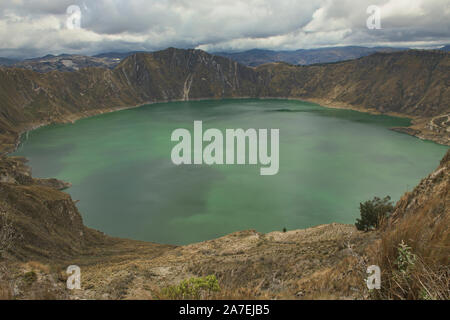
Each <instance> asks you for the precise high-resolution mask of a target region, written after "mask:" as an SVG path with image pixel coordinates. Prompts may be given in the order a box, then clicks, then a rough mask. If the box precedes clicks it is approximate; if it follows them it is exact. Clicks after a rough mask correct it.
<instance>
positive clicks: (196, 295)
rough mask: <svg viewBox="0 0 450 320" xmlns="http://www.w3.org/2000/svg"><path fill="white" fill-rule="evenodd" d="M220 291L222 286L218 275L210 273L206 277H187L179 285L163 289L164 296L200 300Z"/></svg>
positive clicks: (174, 298)
mask: <svg viewBox="0 0 450 320" xmlns="http://www.w3.org/2000/svg"><path fill="white" fill-rule="evenodd" d="M218 291H220V286H219V283H218V281H217V279H216V276H214V275H210V276H206V277H204V278H190V279H186V280H183V281H182V282H181V283H180V284H178V285H174V286H169V287H166V288H164V289H163V290H162V298H166V299H171V300H183V299H188V300H192V299H193V300H199V299H202V298H205V297H207V296H208V295H210V294H211V293H213V292H218Z"/></svg>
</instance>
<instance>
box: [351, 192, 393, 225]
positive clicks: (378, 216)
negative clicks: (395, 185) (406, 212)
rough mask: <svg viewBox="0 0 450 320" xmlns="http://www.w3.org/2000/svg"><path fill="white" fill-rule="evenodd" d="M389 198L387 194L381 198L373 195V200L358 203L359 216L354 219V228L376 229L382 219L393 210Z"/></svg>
mask: <svg viewBox="0 0 450 320" xmlns="http://www.w3.org/2000/svg"><path fill="white" fill-rule="evenodd" d="M390 200H391V197H389V196H386V197H384V198H383V199H380V198H378V197H374V198H373V200H368V201H366V202H363V203H360V204H359V211H360V213H361V218H360V219H356V223H355V226H356V228H357V229H358V230H362V231H369V230H372V229H378V227H379V226H380V224H381V223H382V221H383V220H384V219H386V218H387V217H388V216H389V214H390V213H391V212H392V211H393V210H394V206H393V204H392V202H391V201H390Z"/></svg>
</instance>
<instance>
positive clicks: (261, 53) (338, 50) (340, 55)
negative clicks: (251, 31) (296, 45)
mask: <svg viewBox="0 0 450 320" xmlns="http://www.w3.org/2000/svg"><path fill="white" fill-rule="evenodd" d="M402 50H408V49H407V48H391V47H375V48H367V47H359V46H347V47H328V48H319V49H300V50H295V51H272V50H261V49H252V50H248V51H243V52H215V53H213V54H215V55H218V56H223V57H227V58H230V59H232V60H234V61H237V62H239V63H242V64H244V65H247V66H252V67H255V66H259V65H262V64H266V63H271V62H286V63H289V64H293V65H310V64H315V63H329V62H338V61H345V60H352V59H357V58H361V57H364V56H368V55H371V54H373V53H376V52H395V51H402Z"/></svg>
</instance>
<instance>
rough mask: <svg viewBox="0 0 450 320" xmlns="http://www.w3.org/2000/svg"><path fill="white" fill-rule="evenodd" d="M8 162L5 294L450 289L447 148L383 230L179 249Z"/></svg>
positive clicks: (333, 227) (335, 294) (347, 294)
mask: <svg viewBox="0 0 450 320" xmlns="http://www.w3.org/2000/svg"><path fill="white" fill-rule="evenodd" d="M0 164H1V167H0V168H1V173H2V179H1V180H0V181H1V182H0V190H1V192H0V208H1V214H2V219H3V221H2V227H3V229H1V230H2V232H3V233H4V231H5V223H4V221H5V220H4V219H5V217H7V219H8V221H9V223H7V224H6V225H9V229H11V230H12V231H11V232H10V234H13V235H14V236H12V237H9V238H7V239H10V246H9V247H8V248H6V247H5V246H3V247H2V250H1V254H2V259H1V261H0V269H1V270H2V272H1V273H0V298H19V299H29V298H31V299H40V298H45V299H59V298H62V299H80V298H81V299H84V298H88V299H131V298H133V299H157V298H166V296H165V295H164V288H166V287H167V286H169V285H175V284H178V283H180V282H181V281H182V280H185V279H189V278H191V277H200V276H208V275H215V276H216V277H217V279H218V283H219V285H220V287H221V290H220V291H219V292H216V293H214V294H212V295H209V296H205V298H242V299H254V298H282V299H315V298H331V299H368V298H389V299H405V298H409V299H412V298H414V299H448V298H450V297H449V296H448V285H449V277H448V274H449V266H450V263H449V262H450V261H449V256H450V255H449V253H450V238H449V234H450V232H449V226H450V221H449V218H450V210H449V208H450V206H449V204H450V196H449V190H450V151H449V152H447V154H446V156H445V157H444V159H443V160H442V161H441V165H440V166H439V167H438V168H437V170H436V171H435V172H433V173H432V174H430V175H429V176H428V177H427V178H425V179H423V180H422V181H421V183H420V184H419V185H418V186H417V187H416V188H415V189H414V190H413V191H411V192H408V193H406V194H405V195H404V196H403V197H402V198H401V200H400V201H399V202H398V203H397V205H396V207H395V210H394V213H393V214H392V216H391V218H390V219H388V220H387V221H386V222H385V223H384V225H383V227H382V228H381V230H379V231H377V232H361V231H357V230H356V229H355V227H354V226H352V225H342V224H330V225H322V226H317V227H314V228H310V229H305V230H295V231H288V232H272V233H268V234H261V233H258V232H255V231H242V232H237V233H233V234H230V235H227V236H225V237H222V238H218V239H214V240H211V241H205V242H201V243H196V244H191V245H186V246H180V247H176V246H167V245H158V244H153V243H145V242H139V241H131V240H123V239H116V238H111V237H108V236H106V235H104V234H102V233H100V232H98V231H95V230H91V229H88V228H86V227H84V226H83V224H82V219H81V215H80V214H79V212H78V210H77V208H76V207H75V205H74V203H73V201H72V200H71V198H70V196H68V195H67V194H65V193H63V192H61V191H58V190H56V189H55V186H56V187H57V186H58V185H54V186H47V185H42V183H41V181H39V180H37V181H36V180H33V179H32V178H31V177H30V176H29V175H28V174H27V170H26V167H24V165H23V161H22V159H20V158H12V159H11V158H9V159H5V158H4V159H2V160H1V161H0ZM5 177H7V178H8V179H6V178H5ZM3 235H4V234H2V239H4V237H3ZM3 244H4V242H3ZM402 244H404V245H406V246H407V247H409V249H408V252H409V253H410V254H411V256H414V257H416V258H415V259H414V260H411V261H412V266H411V265H406V268H405V266H404V265H402V264H399V263H398V261H399V257H401V251H399V247H401V245H402ZM72 264H76V265H79V266H80V267H81V270H82V289H81V290H75V291H69V290H67V289H65V281H66V279H67V275H66V274H65V272H64V271H65V269H66V268H67V266H68V265H72ZM371 264H376V265H379V266H380V267H381V270H382V290H380V291H377V292H372V293H371V292H368V291H367V288H366V287H365V285H364V279H365V278H366V277H367V274H366V273H365V271H366V268H367V266H368V265H371ZM408 270H409V271H408ZM405 271H407V272H405Z"/></svg>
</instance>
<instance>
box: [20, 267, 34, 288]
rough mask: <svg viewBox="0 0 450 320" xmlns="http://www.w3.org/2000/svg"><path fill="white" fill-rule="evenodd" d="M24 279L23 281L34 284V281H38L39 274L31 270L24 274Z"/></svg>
mask: <svg viewBox="0 0 450 320" xmlns="http://www.w3.org/2000/svg"><path fill="white" fill-rule="evenodd" d="M22 279H23V282H24V283H25V284H26V285H28V286H29V285H32V284H33V283H34V282H36V280H37V274H36V272H34V271H30V272H27V273H25V274H24V275H23V277H22Z"/></svg>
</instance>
